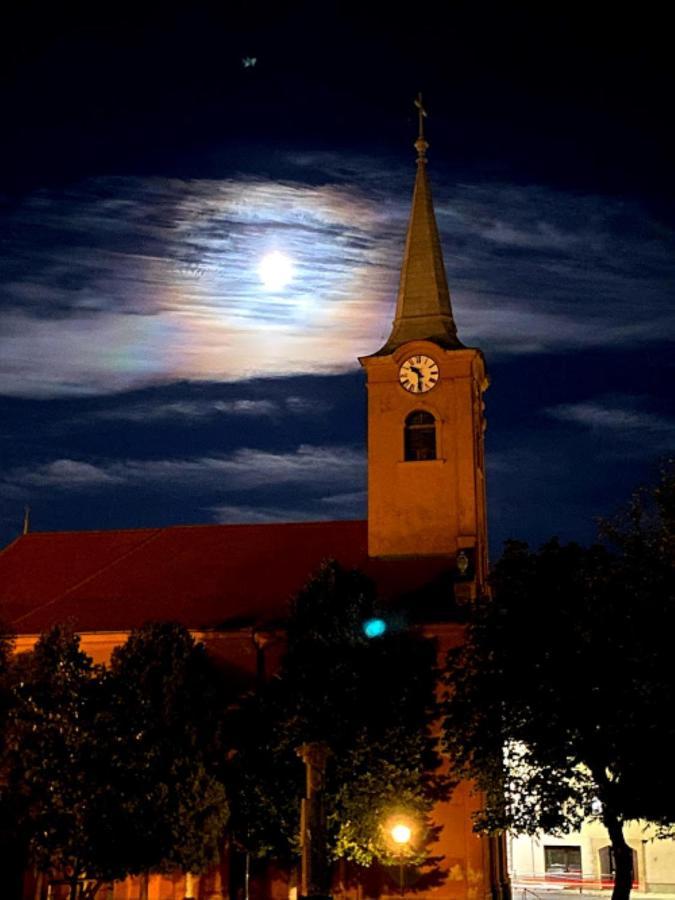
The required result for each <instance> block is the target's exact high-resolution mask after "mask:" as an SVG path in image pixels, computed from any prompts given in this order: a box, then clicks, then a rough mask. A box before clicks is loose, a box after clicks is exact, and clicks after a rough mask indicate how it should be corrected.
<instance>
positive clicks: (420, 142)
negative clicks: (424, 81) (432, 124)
mask: <svg viewBox="0 0 675 900" xmlns="http://www.w3.org/2000/svg"><path fill="white" fill-rule="evenodd" d="M415 106H416V107H417V115H418V120H419V135H418V137H417V140H416V141H415V149H416V150H417V161H418V162H425V161H426V156H425V155H424V154H425V152H426V151H427V149H428V147H429V144H428V143H427V141H426V138H425V137H424V120H425V119H426V117H427V111H426V109H425V108H424V106H423V104H422V94H421V93H419V94H418V95H417V99H416V100H415Z"/></svg>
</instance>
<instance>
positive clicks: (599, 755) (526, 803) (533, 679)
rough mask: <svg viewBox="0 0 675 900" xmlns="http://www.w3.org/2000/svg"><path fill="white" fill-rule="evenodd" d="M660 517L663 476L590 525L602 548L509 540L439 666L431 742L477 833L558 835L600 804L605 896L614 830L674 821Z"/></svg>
mask: <svg viewBox="0 0 675 900" xmlns="http://www.w3.org/2000/svg"><path fill="white" fill-rule="evenodd" d="M674 513H675V478H674V477H673V470H672V468H670V469H669V468H664V470H663V472H662V474H661V479H660V481H659V483H658V485H656V486H655V487H652V488H645V489H641V490H640V491H638V492H637V493H636V494H635V496H634V497H633V500H632V502H631V504H630V505H629V507H628V508H627V509H626V510H625V511H624V512H623V513H622V514H620V515H619V516H618V517H616V518H615V519H613V520H611V521H607V522H604V523H602V534H603V535H604V536H605V537H606V539H607V540H608V541H610V545H609V547H607V546H600V545H595V546H592V547H590V548H587V549H586V548H583V547H580V546H579V545H577V544H568V545H565V546H563V545H561V544H560V543H559V542H558V541H557V540H552V541H550V542H549V543H548V544H546V545H545V546H544V547H542V548H541V549H540V550H539V551H536V552H534V551H531V550H530V549H529V548H528V547H527V545H526V544H523V543H518V542H509V543H508V544H507V545H506V548H505V551H504V554H503V556H502V558H501V559H500V561H499V562H498V563H497V565H496V567H495V570H494V574H493V578H492V589H493V594H492V597H491V598H483V599H482V600H481V601H480V602H478V603H477V604H476V605H475V607H474V608H473V609H471V610H470V615H469V622H468V625H467V632H466V642H465V644H464V645H463V646H461V647H459V648H457V649H455V650H452V651H451V652H450V653H449V655H448V660H447V668H446V672H445V683H446V685H447V689H448V697H447V701H446V704H445V720H444V736H445V743H446V747H447V749H448V752H449V754H450V757H451V759H452V762H453V765H454V767H455V771H457V773H458V774H461V775H463V776H466V777H470V778H473V779H475V781H476V783H477V786H478V787H479V788H480V789H481V790H483V791H484V792H485V796H486V798H487V802H486V806H485V809H484V811H483V812H482V814H481V815H480V816H479V818H478V820H477V822H476V827H477V828H478V829H479V830H486V831H499V830H502V829H511V830H513V831H514V832H516V833H527V834H533V833H535V832H537V831H544V832H553V833H555V832H559V833H564V832H565V831H569V830H570V829H573V828H576V827H577V826H579V825H580V824H581V822H582V821H583V820H584V819H585V818H587V817H588V816H589V815H591V813H592V803H593V801H597V800H599V801H600V803H601V809H602V812H601V814H600V815H601V818H602V821H603V823H604V825H605V827H606V828H607V831H608V834H609V838H610V842H611V845H612V849H613V851H614V859H615V866H616V878H615V885H614V893H613V898H614V900H625V898H627V897H628V896H629V894H630V889H631V885H632V879H633V872H632V865H633V863H632V852H631V850H630V848H629V846H628V845H627V843H626V841H625V838H624V834H623V824H624V822H626V821H627V820H630V819H639V818H643V819H649V820H652V821H655V822H659V823H661V824H662V825H663V826H664V827H665V826H667V825H668V824H670V823H672V822H673V821H675V802H674V799H675V792H674V790H673V787H672V783H671V776H670V766H671V760H670V751H669V748H670V747H671V746H672V743H673V738H674V737H675V727H674V725H673V720H672V709H673V703H674V702H675V668H673V666H672V663H671V661H670V656H671V654H672V646H671V642H672V634H673V630H674V629H675V591H674V583H675V578H674V576H675V555H674V553H673V549H674V540H675V529H674V528H673V525H674V522H675V515H674Z"/></svg>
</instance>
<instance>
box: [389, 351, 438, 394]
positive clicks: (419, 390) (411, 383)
mask: <svg viewBox="0 0 675 900" xmlns="http://www.w3.org/2000/svg"><path fill="white" fill-rule="evenodd" d="M398 380H399V382H400V383H401V387H402V388H403V389H404V390H406V391H409V392H410V393H411V394H425V393H426V392H427V391H430V390H431V389H432V387H433V386H434V385H435V384H436V382H437V381H438V365H437V363H435V362H434V361H433V359H432V358H431V357H430V356H422V355H420V356H411V357H410V358H409V359H406V361H405V362H404V363H403V364H402V365H401V368H400V369H399V370H398Z"/></svg>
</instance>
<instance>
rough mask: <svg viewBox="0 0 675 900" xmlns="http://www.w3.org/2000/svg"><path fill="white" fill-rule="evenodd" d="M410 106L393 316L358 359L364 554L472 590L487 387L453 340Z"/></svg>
mask: <svg viewBox="0 0 675 900" xmlns="http://www.w3.org/2000/svg"><path fill="white" fill-rule="evenodd" d="M417 106H418V108H419V124H420V127H419V137H418V139H417V141H416V142H415V148H416V150H417V176H416V179H415V188H414V192H413V200H412V210H411V213H410V220H409V222H408V232H407V236H406V242H405V251H404V256H403V266H402V269H401V280H400V285H399V290H398V299H397V301H396V315H395V318H394V322H393V326H392V330H391V334H390V335H389V338H388V340H387V342H386V343H385V345H384V346H383V347H382V348H381V349H380V350H378V351H377V352H376V353H373V354H372V355H370V356H365V357H362V358H361V359H360V362H361V365H362V366H363V367H364V369H365V370H366V377H367V390H368V553H369V555H370V556H375V557H403V556H415V557H424V556H438V555H443V556H450V557H453V558H454V559H455V560H456V564H457V569H458V571H459V573H460V574H462V575H464V577H465V579H466V581H468V582H469V584H471V583H473V585H474V586H475V588H480V586H481V585H482V584H483V583H484V580H485V576H486V570H487V529H486V509H485V469H484V458H483V431H484V418H483V392H484V391H485V389H486V388H487V386H488V380H487V375H486V371H485V363H484V359H483V355H482V353H481V352H480V350H477V349H473V348H469V347H465V346H464V345H463V344H462V343H461V341H460V340H459V338H458V336H457V329H456V326H455V321H454V318H453V315H452V305H451V301H450V293H449V291H448V284H447V279H446V275H445V266H444V264H443V253H442V249H441V242H440V238H439V234H438V227H437V225H436V217H435V215H434V208H433V203H432V198H431V188H430V185H429V178H428V175H427V158H426V151H427V149H428V146H429V145H428V144H427V142H426V140H425V137H424V128H423V125H424V116H425V115H426V114H425V112H424V110H423V108H422V105H421V101H418V102H417ZM471 593H473V591H471Z"/></svg>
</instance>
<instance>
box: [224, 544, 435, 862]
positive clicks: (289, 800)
mask: <svg viewBox="0 0 675 900" xmlns="http://www.w3.org/2000/svg"><path fill="white" fill-rule="evenodd" d="M374 609H375V596H374V588H373V585H372V583H371V582H370V581H369V580H368V579H367V578H365V577H364V576H363V575H361V574H360V573H358V572H350V571H345V570H344V569H342V568H341V567H340V566H339V565H338V564H337V563H335V562H329V563H326V564H324V565H323V567H322V568H321V569H320V571H319V572H318V573H317V574H316V575H315V576H314V577H313V578H312V579H311V580H310V581H309V582H308V584H307V585H306V586H305V588H304V589H303V590H302V591H301V592H300V593H299V594H298V596H297V597H296V598H295V600H294V601H293V604H292V610H291V616H290V620H289V622H288V647H287V651H286V654H285V656H284V658H283V660H282V664H281V669H280V672H279V673H278V675H277V676H276V677H274V678H272V679H271V680H270V681H269V682H267V683H266V684H264V685H261V686H259V688H258V690H257V691H256V692H255V694H252V695H251V696H250V697H249V698H248V700H247V701H246V702H244V703H243V704H242V706H241V708H240V710H239V711H238V713H237V725H236V726H233V728H232V731H233V733H236V734H237V737H238V741H239V743H238V747H237V752H236V754H235V755H234V757H233V759H232V761H231V768H230V778H231V794H232V804H233V818H232V828H233V832H234V834H235V836H236V839H237V841H238V842H239V844H240V845H241V846H243V847H244V848H245V849H246V850H248V851H250V852H251V853H253V854H254V855H259V856H264V857H267V858H276V859H280V860H283V861H285V862H288V861H290V860H291V859H293V858H294V857H295V855H296V854H297V852H298V846H297V836H298V823H299V798H300V796H301V795H302V794H303V792H304V789H303V783H304V771H303V766H302V764H301V762H300V760H299V759H298V757H297V749H298V748H299V747H300V746H301V745H303V744H308V743H311V742H320V743H323V744H325V745H327V746H328V748H329V751H330V753H329V758H328V768H327V773H326V803H327V820H328V833H329V839H328V843H329V848H330V853H331V855H332V857H333V858H334V859H345V860H351V861H353V862H355V863H357V864H359V865H362V866H368V865H370V864H371V863H373V862H374V861H381V862H384V863H390V862H393V861H395V860H398V859H399V857H398V855H397V854H396V853H395V851H394V848H393V847H392V844H391V842H390V840H388V839H387V835H386V833H385V831H384V829H383V826H384V824H385V822H386V820H387V819H388V817H390V816H391V815H392V814H393V813H395V812H397V811H400V812H405V813H406V814H407V815H409V816H410V817H411V818H412V819H413V820H415V821H416V822H417V825H418V828H417V840H416V842H415V845H414V846H413V847H412V848H411V853H410V857H409V859H410V862H414V863H422V862H424V861H425V860H426V859H427V849H426V844H427V842H428V841H427V839H428V838H429V837H430V836H431V834H432V826H431V823H430V821H429V813H430V810H431V808H432V806H433V803H434V801H435V800H436V799H438V798H439V797H440V796H441V795H444V794H445V793H446V792H447V789H448V784H447V782H446V780H445V779H444V778H442V777H441V776H439V775H438V774H437V769H438V764H439V757H438V755H437V753H436V741H435V739H434V737H433V734H432V723H433V722H434V720H435V719H436V718H437V716H438V708H437V705H436V699H435V689H434V688H435V684H436V674H437V673H436V668H435V645H434V643H433V642H432V641H430V640H426V639H424V638H422V637H421V636H420V635H418V634H415V633H413V632H412V631H410V630H407V629H405V628H403V627H397V625H396V623H395V622H394V621H393V620H390V621H389V628H388V629H387V630H386V632H385V633H384V634H383V635H382V636H381V637H378V638H375V639H369V638H368V637H367V636H366V634H365V632H364V627H363V626H364V622H365V621H366V620H367V619H369V618H370V617H371V616H372V615H373V612H374ZM385 618H386V617H385Z"/></svg>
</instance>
